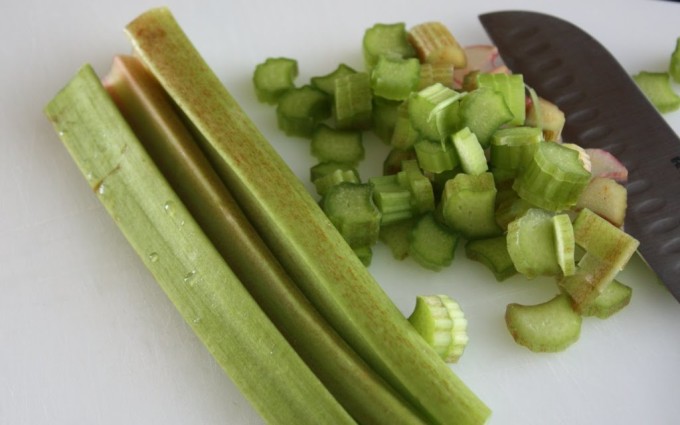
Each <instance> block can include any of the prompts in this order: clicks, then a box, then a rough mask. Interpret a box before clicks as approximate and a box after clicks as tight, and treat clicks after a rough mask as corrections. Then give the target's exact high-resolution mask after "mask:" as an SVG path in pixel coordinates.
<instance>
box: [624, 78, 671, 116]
mask: <svg viewBox="0 0 680 425" xmlns="http://www.w3.org/2000/svg"><path fill="white" fill-rule="evenodd" d="M633 79H634V80H635V82H636V83H637V85H638V87H640V90H642V92H643V93H644V94H645V96H646V97H647V99H649V101H650V102H652V104H653V105H654V107H656V109H658V110H659V112H661V113H662V114H665V113H668V112H673V111H677V110H678V109H680V96H678V94H677V93H675V91H673V87H672V86H671V77H670V74H669V73H668V72H649V71H641V72H639V73H637V74H635V75H633Z"/></svg>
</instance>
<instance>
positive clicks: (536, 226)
mask: <svg viewBox="0 0 680 425" xmlns="http://www.w3.org/2000/svg"><path fill="white" fill-rule="evenodd" d="M507 241H508V253H509V254H510V258H512V262H513V264H514V265H515V268H516V269H517V271H518V272H520V273H522V274H523V275H524V276H526V277H527V278H529V279H533V278H534V277H536V276H557V275H558V274H559V273H560V271H561V269H560V264H559V261H558V259H557V249H556V245H555V231H554V225H553V213H551V212H549V211H545V210H541V209H538V208H531V209H529V210H528V211H527V212H526V213H525V214H524V215H522V216H521V217H519V218H517V219H516V220H514V221H513V222H511V223H510V224H509V225H508V232H507Z"/></svg>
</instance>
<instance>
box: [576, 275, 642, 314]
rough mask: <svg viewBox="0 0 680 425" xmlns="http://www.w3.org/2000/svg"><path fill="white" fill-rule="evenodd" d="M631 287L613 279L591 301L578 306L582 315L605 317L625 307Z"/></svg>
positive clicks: (628, 301) (631, 292)
mask: <svg viewBox="0 0 680 425" xmlns="http://www.w3.org/2000/svg"><path fill="white" fill-rule="evenodd" d="M632 295H633V289H632V288H631V287H630V286H627V285H624V284H623V283H621V282H619V281H618V280H616V279H614V280H613V281H612V283H610V284H609V285H607V286H606V287H605V288H604V289H603V290H602V293H601V294H600V295H598V296H597V297H596V298H595V299H594V300H593V301H591V302H588V303H585V304H583V305H581V306H580V307H579V312H580V313H581V315H582V316H595V317H597V318H599V319H606V318H608V317H610V316H612V315H614V314H616V313H618V312H619V311H621V310H622V309H623V308H624V307H626V306H627V305H628V304H629V303H630V299H631V297H632Z"/></svg>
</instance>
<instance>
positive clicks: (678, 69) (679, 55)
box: [668, 37, 680, 83]
mask: <svg viewBox="0 0 680 425" xmlns="http://www.w3.org/2000/svg"><path fill="white" fill-rule="evenodd" d="M668 73H669V74H670V75H671V78H672V79H673V81H675V82H676V83H680V37H678V38H677V40H675V50H673V53H671V60H670V63H669V65H668Z"/></svg>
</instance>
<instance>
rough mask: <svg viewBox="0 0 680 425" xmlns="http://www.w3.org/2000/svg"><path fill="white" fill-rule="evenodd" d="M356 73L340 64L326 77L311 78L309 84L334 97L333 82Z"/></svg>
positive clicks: (349, 67)
mask: <svg viewBox="0 0 680 425" xmlns="http://www.w3.org/2000/svg"><path fill="white" fill-rule="evenodd" d="M356 72H357V71H355V70H354V68H352V67H351V66H348V65H345V64H344V63H341V64H340V65H338V66H337V68H335V70H333V71H332V72H330V73H328V74H326V75H320V76H317V77H312V78H311V79H310V82H311V84H312V86H313V87H314V88H316V89H318V90H321V91H322V92H324V93H326V94H328V95H330V96H335V80H336V79H338V78H340V77H344V76H346V75H350V74H356Z"/></svg>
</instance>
